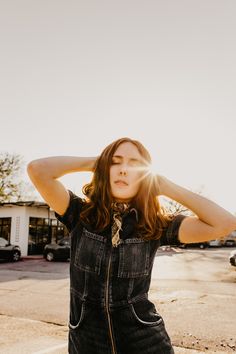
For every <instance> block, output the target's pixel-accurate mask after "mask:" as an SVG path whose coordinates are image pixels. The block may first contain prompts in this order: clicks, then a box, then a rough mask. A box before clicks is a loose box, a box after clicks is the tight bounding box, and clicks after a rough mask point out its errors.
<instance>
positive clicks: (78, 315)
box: [68, 295, 85, 330]
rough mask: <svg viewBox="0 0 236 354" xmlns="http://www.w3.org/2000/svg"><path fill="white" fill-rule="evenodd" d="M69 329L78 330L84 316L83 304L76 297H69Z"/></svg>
mask: <svg viewBox="0 0 236 354" xmlns="http://www.w3.org/2000/svg"><path fill="white" fill-rule="evenodd" d="M70 301H71V303H70V308H71V311H70V320H69V324H68V326H69V328H70V329H72V330H75V329H77V328H79V326H80V325H81V322H82V321H83V318H84V316H85V302H84V301H82V300H81V299H79V298H78V297H77V296H74V295H71V300H70Z"/></svg>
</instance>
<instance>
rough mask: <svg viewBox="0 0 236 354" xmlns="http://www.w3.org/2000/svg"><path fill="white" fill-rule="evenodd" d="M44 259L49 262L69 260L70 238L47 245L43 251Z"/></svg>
mask: <svg viewBox="0 0 236 354" xmlns="http://www.w3.org/2000/svg"><path fill="white" fill-rule="evenodd" d="M43 256H44V258H45V259H46V260H47V261H49V262H52V261H59V260H61V261H66V260H68V259H69V258H70V238H69V237H64V238H63V239H61V240H60V241H59V242H58V243H49V244H48V245H46V246H45V247H44V250H43Z"/></svg>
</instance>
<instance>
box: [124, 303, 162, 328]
mask: <svg viewBox="0 0 236 354" xmlns="http://www.w3.org/2000/svg"><path fill="white" fill-rule="evenodd" d="M130 309H131V312H132V316H133V318H134V319H135V320H136V321H137V322H138V323H139V324H142V325H145V326H158V325H161V324H162V323H163V319H162V317H161V316H160V315H159V314H158V313H157V312H156V309H155V306H154V304H153V303H152V302H150V301H149V300H145V301H139V302H136V303H132V304H130Z"/></svg>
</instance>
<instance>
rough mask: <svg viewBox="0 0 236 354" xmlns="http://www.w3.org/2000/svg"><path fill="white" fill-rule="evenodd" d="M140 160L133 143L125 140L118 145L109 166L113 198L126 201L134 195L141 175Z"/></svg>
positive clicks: (141, 165)
mask: <svg viewBox="0 0 236 354" xmlns="http://www.w3.org/2000/svg"><path fill="white" fill-rule="evenodd" d="M142 161H143V158H142V156H141V154H140V153H139V151H138V149H137V147H136V146H135V145H134V144H132V143H130V142H126V143H122V144H120V145H119V146H118V148H117V150H116V151H115V153H114V155H113V157H112V164H111V167H110V186H111V193H112V196H113V198H114V199H115V200H117V201H120V202H127V201H129V200H131V199H132V198H133V197H135V195H136V194H137V192H138V190H139V186H140V182H141V177H142V175H143V173H142V167H143V162H142Z"/></svg>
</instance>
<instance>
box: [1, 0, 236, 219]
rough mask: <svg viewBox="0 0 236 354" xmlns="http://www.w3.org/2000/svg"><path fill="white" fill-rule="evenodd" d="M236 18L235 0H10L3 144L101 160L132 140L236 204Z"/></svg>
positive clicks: (235, 208) (4, 34) (79, 179)
mask: <svg viewBox="0 0 236 354" xmlns="http://www.w3.org/2000/svg"><path fill="white" fill-rule="evenodd" d="M235 18H236V1H235V0H221V1H219V0H211V1H210V0H165V1H164V0H162V1H160V0H145V1H144V0H143V1H140V0H135V1H134V0H119V1H112V0H105V1H104V0H96V1H95V0H93V1H91V0H86V1H85V0H84V1H81V0H21V1H19V0H7V1H3V0H0V45H1V47H0V48H1V54H0V123H1V125H0V127H1V137H0V152H3V151H7V152H10V153H18V154H20V155H22V156H23V158H24V160H25V162H26V163H28V162H29V161H30V160H32V159H36V158H39V157H44V156H53V155H78V156H80V155H81V156H89V155H93V156H94V155H99V153H101V151H102V150H103V148H104V147H105V146H106V145H107V144H108V143H110V142H112V141H113V140H114V139H117V138H119V137H123V136H129V137H132V138H135V139H138V140H140V141H141V142H142V143H143V144H144V145H145V146H146V147H147V148H148V149H149V150H150V152H151V154H152V157H153V160H154V162H155V165H156V169H157V171H159V172H160V173H161V174H162V175H165V176H166V177H168V178H169V179H171V180H172V181H174V182H176V183H178V184H180V185H182V186H185V187H187V188H190V189H191V190H194V191H198V190H200V189H202V188H203V194H204V195H205V196H207V197H209V198H210V199H212V200H214V201H216V202H217V203H219V204H220V205H221V206H223V207H224V208H226V209H227V210H229V211H231V212H236V188H235V184H236V167H235V152H236V64H235V63H236V21H235ZM24 178H25V180H26V181H29V179H28V177H27V176H26V174H25V176H24ZM89 179H90V175H89V174H82V176H81V174H78V173H77V174H73V175H70V176H68V177H66V178H63V179H62V181H64V183H65V185H66V186H67V187H68V188H70V189H72V190H73V191H74V192H76V193H77V194H79V195H81V186H82V184H83V183H85V182H86V181H89Z"/></svg>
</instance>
